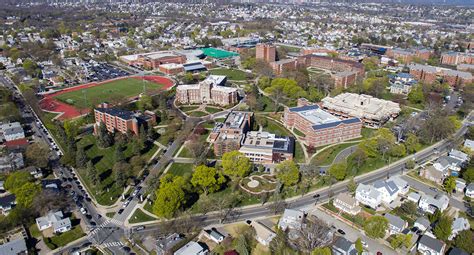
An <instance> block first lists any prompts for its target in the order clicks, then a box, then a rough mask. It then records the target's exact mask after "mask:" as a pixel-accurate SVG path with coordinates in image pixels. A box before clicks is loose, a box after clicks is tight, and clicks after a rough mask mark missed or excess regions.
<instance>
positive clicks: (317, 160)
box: [311, 143, 358, 166]
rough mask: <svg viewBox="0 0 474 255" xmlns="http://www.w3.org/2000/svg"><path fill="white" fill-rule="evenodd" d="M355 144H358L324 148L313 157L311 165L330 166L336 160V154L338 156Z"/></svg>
mask: <svg viewBox="0 0 474 255" xmlns="http://www.w3.org/2000/svg"><path fill="white" fill-rule="evenodd" d="M356 144H358V143H344V144H339V145H335V146H332V147H329V148H326V149H325V150H323V151H321V152H320V153H319V154H318V155H316V156H314V158H313V159H312V160H311V164H314V165H318V166H327V165H330V164H332V162H333V161H334V159H335V158H336V156H337V154H339V152H341V151H342V150H344V149H346V148H348V147H351V146H353V145H356Z"/></svg>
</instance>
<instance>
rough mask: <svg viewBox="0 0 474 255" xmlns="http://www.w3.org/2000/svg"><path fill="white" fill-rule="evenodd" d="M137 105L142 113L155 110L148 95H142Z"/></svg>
mask: <svg viewBox="0 0 474 255" xmlns="http://www.w3.org/2000/svg"><path fill="white" fill-rule="evenodd" d="M137 105H138V109H140V110H141V111H145V110H150V109H153V101H152V99H151V97H150V96H147V95H142V96H141V97H140V100H138V104H137Z"/></svg>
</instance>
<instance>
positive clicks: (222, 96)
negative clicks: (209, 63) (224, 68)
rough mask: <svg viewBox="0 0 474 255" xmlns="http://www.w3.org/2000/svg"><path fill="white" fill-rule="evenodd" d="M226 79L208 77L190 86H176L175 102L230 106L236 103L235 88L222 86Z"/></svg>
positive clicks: (214, 76)
mask: <svg viewBox="0 0 474 255" xmlns="http://www.w3.org/2000/svg"><path fill="white" fill-rule="evenodd" d="M225 82H226V77H225V76H221V75H210V76H209V77H207V78H206V79H205V80H204V81H202V82H200V83H198V84H192V85H178V87H177V88H176V101H177V102H178V103H180V104H215V105H222V106H227V105H232V104H236V103H237V102H238V91H237V89H236V88H231V87H225V86H223V85H224V84H225Z"/></svg>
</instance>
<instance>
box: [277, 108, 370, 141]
mask: <svg viewBox="0 0 474 255" xmlns="http://www.w3.org/2000/svg"><path fill="white" fill-rule="evenodd" d="M283 123H284V124H285V126H286V127H287V128H288V129H292V130H293V131H294V130H295V129H297V130H299V131H300V132H302V133H303V134H305V137H303V138H301V140H302V141H304V143H305V144H307V145H310V146H314V147H319V146H323V145H327V144H332V143H338V142H342V141H346V140H350V139H354V138H358V137H360V136H361V130H362V122H361V121H360V119H359V118H352V117H351V118H339V117H336V116H335V115H333V114H331V113H329V112H327V111H325V110H323V109H321V108H320V107H319V106H318V105H310V104H309V103H308V101H306V99H300V100H298V106H297V107H291V108H285V113H284V116H283Z"/></svg>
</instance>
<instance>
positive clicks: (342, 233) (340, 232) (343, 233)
mask: <svg viewBox="0 0 474 255" xmlns="http://www.w3.org/2000/svg"><path fill="white" fill-rule="evenodd" d="M337 233H339V234H341V235H345V234H346V232H344V230H342V229H338V230H337Z"/></svg>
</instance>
